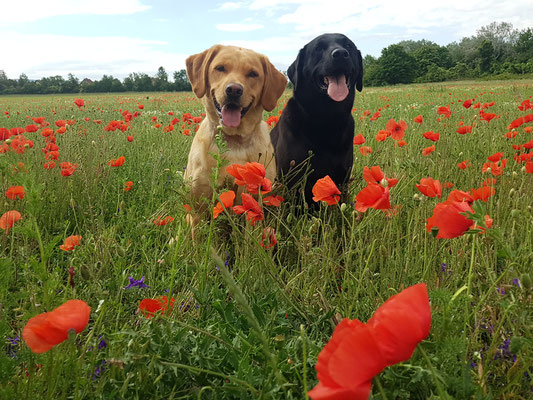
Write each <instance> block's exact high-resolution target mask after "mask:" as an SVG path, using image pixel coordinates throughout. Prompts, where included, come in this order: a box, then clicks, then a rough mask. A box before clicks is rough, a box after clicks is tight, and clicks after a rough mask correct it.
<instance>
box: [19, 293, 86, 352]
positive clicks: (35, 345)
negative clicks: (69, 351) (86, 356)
mask: <svg viewBox="0 0 533 400" xmlns="http://www.w3.org/2000/svg"><path fill="white" fill-rule="evenodd" d="M90 314H91V307H89V306H88V305H87V303H86V302H84V301H83V300H68V301H67V302H66V303H64V304H62V305H60V306H59V307H57V308H55V309H54V310H52V311H50V312H45V313H42V314H38V315H36V316H35V317H33V318H30V320H29V321H28V322H27V323H26V326H25V327H24V330H23V331H22V337H23V338H24V341H25V342H26V344H27V345H28V347H29V348H30V349H31V350H32V351H33V352H34V353H44V352H47V351H48V350H50V349H51V348H52V347H54V346H56V345H58V344H59V343H61V342H63V341H65V340H66V339H67V338H68V335H69V332H70V331H72V330H74V331H75V332H76V333H80V332H81V331H83V330H84V329H85V327H86V326H87V323H88V322H89V315H90Z"/></svg>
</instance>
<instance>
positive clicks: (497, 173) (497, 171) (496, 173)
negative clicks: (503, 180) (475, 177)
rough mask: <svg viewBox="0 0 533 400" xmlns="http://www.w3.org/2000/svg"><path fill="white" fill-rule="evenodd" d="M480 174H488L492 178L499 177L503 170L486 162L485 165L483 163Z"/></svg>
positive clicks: (492, 163) (497, 165) (494, 164)
mask: <svg viewBox="0 0 533 400" xmlns="http://www.w3.org/2000/svg"><path fill="white" fill-rule="evenodd" d="M481 172H483V173H485V172H490V173H491V174H492V175H494V176H500V175H501V174H502V173H503V170H502V168H501V167H500V165H499V164H498V163H495V162H486V163H483V167H482V168H481Z"/></svg>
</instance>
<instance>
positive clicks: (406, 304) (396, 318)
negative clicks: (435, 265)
mask: <svg viewBox="0 0 533 400" xmlns="http://www.w3.org/2000/svg"><path fill="white" fill-rule="evenodd" d="M367 325H369V326H371V327H372V328H373V329H374V333H375V336H374V337H375V339H376V341H377V342H378V343H379V348H380V352H381V354H382V355H383V356H384V358H385V361H386V364H387V365H388V366H390V365H393V364H396V363H399V362H402V361H406V360H409V359H410V358H411V356H412V355H413V352H414V351H415V348H416V346H417V344H418V343H419V342H421V341H422V340H424V339H425V338H426V337H427V336H428V335H429V331H430V329H431V308H430V306H429V297H428V293H427V287H426V284H425V283H419V284H417V285H414V286H410V287H408V288H407V289H404V290H402V291H401V292H400V293H398V294H396V295H394V296H392V297H390V298H389V299H388V300H387V301H386V302H385V303H383V305H382V306H381V307H379V308H378V309H377V310H376V312H375V313H374V315H373V316H372V318H370V319H369V320H368V322H367Z"/></svg>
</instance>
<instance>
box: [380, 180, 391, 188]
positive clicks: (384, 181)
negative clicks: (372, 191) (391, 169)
mask: <svg viewBox="0 0 533 400" xmlns="http://www.w3.org/2000/svg"><path fill="white" fill-rule="evenodd" d="M379 184H380V185H381V186H383V187H387V186H389V181H388V180H386V179H385V178H383V179H382V180H381V182H379Z"/></svg>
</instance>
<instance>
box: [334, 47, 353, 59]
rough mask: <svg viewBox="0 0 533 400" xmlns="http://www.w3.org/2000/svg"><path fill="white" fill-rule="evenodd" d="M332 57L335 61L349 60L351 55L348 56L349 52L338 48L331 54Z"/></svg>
mask: <svg viewBox="0 0 533 400" xmlns="http://www.w3.org/2000/svg"><path fill="white" fill-rule="evenodd" d="M331 56H332V57H333V58H334V59H343V58H348V57H349V56H350V55H349V54H348V50H346V49H342V48H336V49H333V51H332V52H331Z"/></svg>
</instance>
